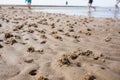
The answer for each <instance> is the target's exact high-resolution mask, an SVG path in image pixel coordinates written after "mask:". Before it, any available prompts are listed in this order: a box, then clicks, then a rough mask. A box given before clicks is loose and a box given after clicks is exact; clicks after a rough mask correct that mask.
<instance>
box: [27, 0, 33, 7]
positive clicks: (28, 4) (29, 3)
mask: <svg viewBox="0 0 120 80" xmlns="http://www.w3.org/2000/svg"><path fill="white" fill-rule="evenodd" d="M25 2H27V7H28V9H31V2H32V0H25Z"/></svg>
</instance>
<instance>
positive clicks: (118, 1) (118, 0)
mask: <svg viewBox="0 0 120 80" xmlns="http://www.w3.org/2000/svg"><path fill="white" fill-rule="evenodd" d="M119 3H120V0H116V4H115V8H116V9H118V8H119V7H118V4H119Z"/></svg>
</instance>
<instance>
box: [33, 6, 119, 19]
mask: <svg viewBox="0 0 120 80" xmlns="http://www.w3.org/2000/svg"><path fill="white" fill-rule="evenodd" d="M32 11H33V12H47V13H58V14H59V13H60V14H66V15H77V16H86V17H99V18H116V19H120V10H115V8H113V7H96V10H94V9H91V12H88V8H87V7H69V6H68V7H36V8H33V9H32Z"/></svg>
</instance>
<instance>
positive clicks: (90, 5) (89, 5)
mask: <svg viewBox="0 0 120 80" xmlns="http://www.w3.org/2000/svg"><path fill="white" fill-rule="evenodd" d="M91 7H92V4H91V3H89V4H88V8H89V12H90V11H91Z"/></svg>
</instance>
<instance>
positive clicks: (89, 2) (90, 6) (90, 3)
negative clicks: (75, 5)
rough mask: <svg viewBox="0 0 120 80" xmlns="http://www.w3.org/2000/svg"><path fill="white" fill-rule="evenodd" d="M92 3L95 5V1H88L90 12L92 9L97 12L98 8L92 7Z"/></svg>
mask: <svg viewBox="0 0 120 80" xmlns="http://www.w3.org/2000/svg"><path fill="white" fill-rule="evenodd" d="M92 3H93V0H89V1H88V8H89V12H90V11H91V8H93V9H95V10H96V8H95V7H93V6H92Z"/></svg>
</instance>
